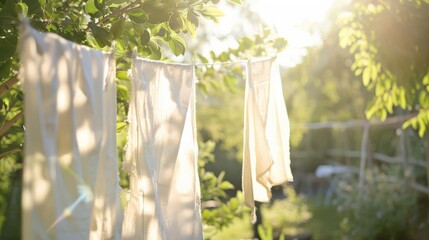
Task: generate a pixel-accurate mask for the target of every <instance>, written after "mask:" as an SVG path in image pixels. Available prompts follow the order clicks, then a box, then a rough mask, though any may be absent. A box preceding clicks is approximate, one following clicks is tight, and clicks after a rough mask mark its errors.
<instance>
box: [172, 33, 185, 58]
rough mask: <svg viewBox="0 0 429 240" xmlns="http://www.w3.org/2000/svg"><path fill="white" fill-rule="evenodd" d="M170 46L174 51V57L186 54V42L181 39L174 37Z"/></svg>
mask: <svg viewBox="0 0 429 240" xmlns="http://www.w3.org/2000/svg"><path fill="white" fill-rule="evenodd" d="M168 44H169V45H170V49H171V51H173V53H174V55H176V56H179V55H180V54H184V53H185V41H184V40H183V39H182V38H181V37H179V36H177V35H172V36H171V37H170V40H169V41H168Z"/></svg>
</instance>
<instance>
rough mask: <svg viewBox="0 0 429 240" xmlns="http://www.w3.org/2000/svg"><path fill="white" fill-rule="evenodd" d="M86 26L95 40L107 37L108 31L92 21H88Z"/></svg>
mask: <svg viewBox="0 0 429 240" xmlns="http://www.w3.org/2000/svg"><path fill="white" fill-rule="evenodd" d="M88 27H89V28H90V29H91V31H92V34H93V35H94V37H95V39H97V40H107V38H108V37H109V32H108V31H107V30H106V29H104V28H101V27H99V26H97V25H96V24H95V23H94V22H89V23H88Z"/></svg>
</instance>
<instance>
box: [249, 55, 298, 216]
mask: <svg viewBox="0 0 429 240" xmlns="http://www.w3.org/2000/svg"><path fill="white" fill-rule="evenodd" d="M247 74H248V76H247V82H246V89H245V110H244V146H243V175H242V178H243V179H242V183H243V186H242V187H243V192H244V197H245V203H246V205H247V206H249V207H251V208H254V207H255V203H254V201H259V202H269V201H270V199H271V187H272V186H275V185H280V184H283V183H285V182H288V181H292V180H293V176H292V172H291V169H290V153H289V136H290V127H289V119H288V116H287V110H286V105H285V102H284V97H283V92H282V83H281V78H280V71H279V68H278V65H277V62H276V60H275V59H268V60H260V61H254V62H249V63H248V64H247ZM253 220H255V219H253Z"/></svg>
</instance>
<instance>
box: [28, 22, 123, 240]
mask: <svg viewBox="0 0 429 240" xmlns="http://www.w3.org/2000/svg"><path fill="white" fill-rule="evenodd" d="M20 57H21V63H22V66H21V70H20V77H21V79H22V80H23V88H24V92H25V96H24V109H25V128H26V132H25V133H26V134H25V152H24V153H25V154H24V155H25V160H24V170H23V175H24V176H23V183H24V185H23V192H22V214H23V215H22V218H23V225H22V237H23V239H71V240H75V239H97V240H99V239H120V238H121V235H122V233H121V229H122V213H121V211H122V210H121V205H120V201H119V175H118V168H117V150H116V131H115V129H116V86H115V60H114V57H113V55H112V54H110V53H103V52H101V51H97V50H92V49H90V48H88V47H85V46H80V45H77V44H74V43H72V42H70V41H67V40H65V39H63V38H61V37H59V36H57V35H55V34H50V33H47V34H44V33H39V32H37V31H36V30H34V29H32V28H31V27H30V26H29V24H28V22H26V23H24V27H23V32H22V35H21V40H20Z"/></svg>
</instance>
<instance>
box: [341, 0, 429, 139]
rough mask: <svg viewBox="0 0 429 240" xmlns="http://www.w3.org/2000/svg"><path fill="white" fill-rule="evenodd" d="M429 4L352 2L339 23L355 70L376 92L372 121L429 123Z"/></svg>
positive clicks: (415, 0) (420, 125) (369, 112)
mask: <svg viewBox="0 0 429 240" xmlns="http://www.w3.org/2000/svg"><path fill="white" fill-rule="evenodd" d="M428 12H429V2H428V1H421V0H412V1H401V0H393V1H384V0H377V1H370V0H364V1H352V5H351V9H350V10H349V11H348V12H345V13H343V14H342V15H341V16H340V17H339V19H338V22H339V23H340V25H341V26H342V29H341V31H340V33H339V37H340V45H341V47H343V48H347V49H348V50H349V52H350V53H351V54H353V56H354V62H353V64H352V66H351V69H352V70H353V71H354V73H355V74H356V75H357V76H361V79H362V82H363V84H364V85H365V86H366V87H367V88H368V89H369V90H371V91H373V93H374V98H373V100H372V103H371V105H370V106H369V108H368V109H367V112H366V115H367V117H368V118H370V117H372V116H378V117H380V118H381V119H386V117H387V116H388V115H391V114H394V113H395V111H396V110H398V109H403V110H405V111H409V112H415V113H416V115H415V117H413V118H412V119H410V120H409V121H407V122H405V123H404V126H403V127H408V126H412V127H413V128H415V129H418V131H419V135H420V136H421V137H422V136H423V135H424V134H425V132H426V130H427V126H428V124H429V95H428V94H429V57H428V56H429V47H428V44H427V42H428V39H429V28H428V25H427V24H426V23H427V22H428V21H429V14H428Z"/></svg>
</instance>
